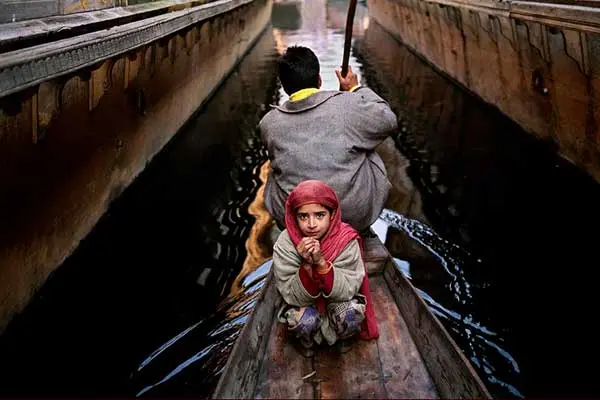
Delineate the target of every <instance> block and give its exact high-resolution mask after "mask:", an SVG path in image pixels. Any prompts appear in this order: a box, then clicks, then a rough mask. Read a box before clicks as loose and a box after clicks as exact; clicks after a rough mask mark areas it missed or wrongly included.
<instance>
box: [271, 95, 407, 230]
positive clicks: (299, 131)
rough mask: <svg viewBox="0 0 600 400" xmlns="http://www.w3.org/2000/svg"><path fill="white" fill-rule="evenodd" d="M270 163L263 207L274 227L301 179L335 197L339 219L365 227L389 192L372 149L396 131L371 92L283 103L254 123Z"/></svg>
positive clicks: (394, 122) (382, 104)
mask: <svg viewBox="0 0 600 400" xmlns="http://www.w3.org/2000/svg"><path fill="white" fill-rule="evenodd" d="M259 126H260V129H261V135H262V139H263V141H264V143H265V144H266V146H267V148H268V150H269V155H270V158H271V169H272V172H271V174H270V175H269V180H268V182H267V187H266V190H265V201H266V205H267V208H268V209H269V211H270V212H271V213H272V214H273V216H274V217H275V219H276V220H277V221H278V223H279V224H280V225H283V215H284V208H285V200H286V198H287V194H288V193H290V191H291V190H292V189H293V188H294V187H295V186H296V185H297V184H298V183H300V182H302V181H303V180H306V179H318V180H322V181H325V182H326V183H327V184H328V185H330V186H331V187H332V188H333V189H334V190H335V191H336V193H337V195H338V197H339V199H340V204H341V207H342V215H343V216H344V220H345V221H347V222H349V223H350V224H351V225H353V226H354V227H355V228H356V229H359V230H362V229H365V228H367V227H369V226H370V225H371V224H372V223H373V222H374V221H375V219H376V218H377V216H378V215H379V213H380V211H381V209H382V208H383V206H384V203H385V200H386V199H387V194H388V190H389V182H388V180H387V176H386V172H385V166H384V164H383V162H382V161H381V159H380V157H379V156H378V155H377V153H375V152H374V151H373V150H374V149H375V147H376V146H377V145H378V144H379V143H381V142H382V141H383V140H384V139H385V138H386V137H387V136H388V135H390V134H391V133H393V132H395V131H396V129H397V120H396V116H395V115H394V113H393V112H392V111H391V110H390V108H389V106H388V105H387V103H386V102H385V101H384V100H383V99H381V98H380V97H379V96H377V95H376V94H375V93H374V92H373V91H372V90H371V89H368V88H359V89H358V90H357V91H356V92H354V93H349V92H339V91H320V92H317V93H315V94H313V95H311V96H309V97H307V98H305V99H302V100H298V101H288V102H286V103H284V104H283V105H282V106H280V107H276V108H274V109H273V110H271V111H270V112H269V113H268V114H267V115H266V116H265V117H264V118H263V119H262V121H261V122H260V125H259Z"/></svg>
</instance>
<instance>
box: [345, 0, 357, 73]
mask: <svg viewBox="0 0 600 400" xmlns="http://www.w3.org/2000/svg"><path fill="white" fill-rule="evenodd" d="M355 12H356V0H350V4H348V18H346V39H345V42H344V56H343V58H342V76H343V77H344V78H345V77H346V74H347V73H348V60H349V59H350V47H351V45H352V27H353V26H354V13H355Z"/></svg>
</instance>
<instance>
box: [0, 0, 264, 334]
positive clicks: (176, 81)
mask: <svg viewBox="0 0 600 400" xmlns="http://www.w3.org/2000/svg"><path fill="white" fill-rule="evenodd" d="M219 3H221V5H220V6H219V7H227V11H223V12H219V13H216V14H215V13H212V14H210V13H205V14H198V15H207V17H206V18H204V17H202V18H196V19H194V18H195V17H194V15H195V14H194V12H193V9H191V11H190V12H189V13H188V14H185V16H184V17H183V20H184V22H183V23H181V25H176V28H177V29H176V31H173V32H171V31H168V30H165V29H163V28H164V27H160V26H159V27H157V26H153V27H152V28H151V29H150V33H151V34H153V35H154V38H155V40H141V39H136V36H135V35H134V36H132V38H133V39H131V40H130V41H129V42H127V40H129V39H127V40H125V39H123V38H121V39H119V37H113V38H112V39H114V40H113V41H112V42H110V41H109V43H108V44H107V43H106V42H105V41H102V40H99V41H97V43H96V42H93V41H92V40H90V41H86V40H84V41H83V42H82V43H83V47H81V46H80V47H79V48H76V49H75V50H68V52H66V54H63V53H61V54H57V55H56V57H55V58H52V57H50V56H49V57H48V58H46V59H45V62H44V63H41V64H38V65H43V66H44V68H46V69H45V70H44V74H42V75H40V77H39V79H38V77H37V75H36V74H40V72H39V70H37V69H35V68H34V67H35V63H36V62H37V61H35V60H34V61H32V63H33V64H32V65H33V67H32V66H31V65H29V66H28V65H27V63H26V62H24V61H23V62H21V64H19V62H20V61H19V60H17V61H18V62H17V61H15V63H16V64H15V66H13V67H6V68H4V69H3V68H2V63H1V62H0V76H3V79H2V84H0V85H3V86H2V87H0V89H2V90H3V91H4V93H9V94H8V95H6V96H5V97H3V98H0V105H1V107H2V108H1V109H0V221H1V223H0V332H1V331H2V330H4V328H5V327H6V324H7V323H8V322H9V320H10V319H11V317H12V316H13V315H14V313H16V312H19V311H20V310H22V309H23V307H24V306H25V305H26V304H27V302H28V301H29V299H30V298H31V296H32V294H33V293H34V292H35V290H36V289H37V288H39V287H40V286H41V285H42V284H43V283H44V281H45V280H46V278H47V277H48V275H49V274H50V273H51V272H52V271H53V270H54V269H56V268H57V267H58V266H59V265H60V264H61V263H62V262H63V261H64V260H65V258H66V257H67V256H68V255H69V254H70V253H71V252H72V251H73V250H74V249H75V248H76V247H77V245H78V243H79V242H80V241H81V240H82V239H83V238H84V237H85V236H86V235H87V234H88V233H89V232H90V231H91V229H92V228H93V227H94V225H95V224H96V223H97V221H98V220H99V218H100V217H101V216H102V215H103V214H104V213H105V211H106V210H107V208H108V206H109V204H110V203H111V201H112V200H113V199H115V198H117V197H118V196H119V194H120V193H121V192H122V191H123V190H124V189H125V188H126V187H127V186H128V185H129V184H130V183H131V182H132V181H133V180H134V179H135V177H136V176H137V175H138V174H139V173H140V172H141V171H142V170H143V169H144V168H145V166H146V165H147V164H148V162H149V161H150V160H151V159H152V158H153V156H154V155H156V154H157V153H158V152H159V151H160V150H161V149H162V148H163V146H164V145H165V144H166V143H167V142H168V141H169V140H170V139H171V138H172V137H173V135H174V134H175V133H176V132H177V131H178V130H179V129H180V128H181V127H182V126H183V124H184V123H185V122H186V121H187V120H188V119H189V118H190V116H192V114H193V113H194V111H195V110H197V109H198V107H199V106H201V104H203V102H205V101H206V100H207V99H208V98H209V97H210V95H211V93H212V92H213V91H214V90H215V89H216V88H217V87H218V86H219V84H220V83H221V82H222V80H223V79H224V78H226V76H227V75H228V74H229V72H230V71H231V70H232V69H233V68H234V67H235V66H236V65H237V63H238V62H239V61H240V60H241V58H242V57H243V56H244V54H245V53H246V52H247V51H248V49H249V48H250V46H251V45H252V44H253V43H254V42H255V41H256V39H257V38H258V37H259V36H260V34H261V33H262V32H263V31H264V29H265V27H266V26H267V25H268V23H269V21H270V15H271V0H232V1H224V2H219ZM193 17H194V18H193ZM161 18H163V17H161ZM165 18H167V17H165ZM168 18H171V17H168ZM185 21H187V22H185ZM190 21H191V22H190ZM178 23H179V22H178ZM120 28H121V27H119V29H120ZM180 28H181V29H180ZM134 31H135V29H134V30H131V31H129V32H130V33H131V32H134ZM139 31H140V32H141V33H142V34H145V35H147V34H148V32H147V31H143V30H139ZM144 32H145V33H144ZM165 32H168V34H164V33H165ZM134 33H135V32H134ZM100 34H103V33H94V35H100ZM145 37H148V36H145ZM112 39H111V40H112ZM69 40H75V41H77V40H78V39H77V38H75V39H69ZM136 40H137V41H136ZM127 43H129V44H131V46H129V47H127V46H125V45H126V44H127ZM50 45H53V44H50ZM119 46H122V47H123V46H125V47H123V48H124V49H127V51H126V52H125V51H121V53H120V54H118V55H116V56H113V57H109V56H107V54H108V55H110V54H116V53H119V51H120V50H119V48H120V47H119ZM111 52H112V53H111ZM23 54H24V53H23ZM87 60H92V61H93V60H95V61H96V62H95V63H92V62H88V61H87ZM73 65H84V66H85V67H82V68H78V69H76V68H71V67H72V66H73ZM17 68H20V69H19V70H17ZM69 70H72V71H70V72H69ZM65 71H67V72H65ZM3 74H4V75H3ZM44 76H45V77H46V79H44ZM6 77H8V78H6ZM11 85H12V86H11ZM17 89H19V90H18V91H17ZM207 190H209V189H207Z"/></svg>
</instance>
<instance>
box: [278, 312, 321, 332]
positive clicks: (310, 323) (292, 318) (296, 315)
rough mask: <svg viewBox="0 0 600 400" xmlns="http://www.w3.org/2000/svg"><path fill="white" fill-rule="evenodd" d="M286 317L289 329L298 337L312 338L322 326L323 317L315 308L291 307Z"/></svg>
mask: <svg viewBox="0 0 600 400" xmlns="http://www.w3.org/2000/svg"><path fill="white" fill-rule="evenodd" d="M284 315H285V318H286V321H287V325H288V328H289V329H290V330H291V331H293V332H295V333H296V336H298V337H303V338H310V337H311V336H312V335H313V334H314V333H315V332H316V331H317V329H318V328H319V326H320V325H321V316H320V315H319V312H318V311H317V310H316V309H315V308H314V307H302V308H297V307H291V308H289V309H288V310H287V311H285V313H284Z"/></svg>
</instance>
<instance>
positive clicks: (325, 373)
mask: <svg viewBox="0 0 600 400" xmlns="http://www.w3.org/2000/svg"><path fill="white" fill-rule="evenodd" d="M370 282H371V292H372V293H371V295H372V300H373V303H374V306H375V312H376V314H377V319H378V324H379V330H380V338H379V339H378V340H377V341H368V342H366V341H362V340H359V341H357V342H355V343H354V345H353V347H352V349H351V350H350V351H349V352H347V353H345V354H337V353H335V352H334V351H332V349H329V348H327V347H324V348H320V349H319V350H318V351H317V353H316V354H315V356H314V357H313V358H312V359H309V358H305V357H303V356H302V355H300V354H299V353H298V352H297V351H296V349H295V348H294V347H293V345H292V344H291V343H290V338H288V337H287V331H286V328H285V326H284V325H282V324H280V323H279V322H277V321H276V320H275V321H274V322H273V326H272V327H271V337H270V339H269V343H268V344H267V350H266V352H265V354H264V356H263V362H262V368H261V371H260V373H259V377H258V382H257V390H256V393H255V396H254V397H255V398H315V399H331V398H436V397H439V396H438V394H437V392H436V390H435V385H434V383H433V381H432V379H431V377H430V376H429V373H428V372H427V369H426V367H425V364H424V362H423V360H422V359H421V356H420V354H419V351H418V349H417V347H416V345H415V343H414V342H413V340H412V338H411V336H410V333H409V332H408V328H407V326H406V323H405V321H404V319H403V318H402V316H401V315H400V313H399V310H398V307H397V306H396V304H395V302H394V299H393V297H392V295H391V293H390V291H389V289H388V287H387V284H386V282H385V280H384V278H383V276H373V277H372V278H371V281H370ZM313 371H314V372H315V374H314V375H312V376H311V377H309V378H307V379H304V380H303V379H302V378H303V377H306V376H307V375H309V374H310V373H312V372H313Z"/></svg>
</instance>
